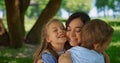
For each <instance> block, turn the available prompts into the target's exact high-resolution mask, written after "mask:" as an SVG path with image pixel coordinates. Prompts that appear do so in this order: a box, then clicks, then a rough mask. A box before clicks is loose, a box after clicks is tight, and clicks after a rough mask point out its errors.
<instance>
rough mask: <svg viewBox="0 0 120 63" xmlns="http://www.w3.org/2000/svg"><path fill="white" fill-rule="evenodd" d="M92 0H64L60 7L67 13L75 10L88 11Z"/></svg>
mask: <svg viewBox="0 0 120 63" xmlns="http://www.w3.org/2000/svg"><path fill="white" fill-rule="evenodd" d="M91 2H92V0H64V1H63V4H62V7H63V8H64V9H65V10H67V11H68V12H69V13H73V12H76V11H84V12H89V10H90V8H91Z"/></svg>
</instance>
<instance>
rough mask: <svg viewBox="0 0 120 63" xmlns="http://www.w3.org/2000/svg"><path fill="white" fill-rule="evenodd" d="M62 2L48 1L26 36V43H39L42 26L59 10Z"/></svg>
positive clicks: (60, 0)
mask: <svg viewBox="0 0 120 63" xmlns="http://www.w3.org/2000/svg"><path fill="white" fill-rule="evenodd" d="M61 2H62V0H50V1H49V2H48V4H47V6H46V7H45V9H44V10H43V11H42V12H41V14H40V16H39V18H38V19H37V22H36V23H35V25H34V26H33V28H32V29H31V31H30V32H29V33H28V35H27V36H26V43H32V44H36V43H39V42H40V32H41V29H42V26H43V25H44V24H45V23H46V22H47V21H49V20H50V19H51V18H52V17H53V16H54V15H55V14H56V13H57V11H58V9H59V8H60V5H61Z"/></svg>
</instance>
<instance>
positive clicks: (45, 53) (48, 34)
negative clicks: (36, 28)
mask: <svg viewBox="0 0 120 63" xmlns="http://www.w3.org/2000/svg"><path fill="white" fill-rule="evenodd" d="M66 40H67V39H66V34H65V28H64V26H63V24H62V23H61V22H60V21H59V20H57V19H52V20H50V21H49V22H48V23H46V25H45V26H44V27H43V29H42V32H41V46H40V48H39V49H38V50H37V51H36V52H35V55H34V63H38V60H39V59H42V61H43V62H45V63H58V61H57V60H58V57H59V55H60V54H62V53H64V51H65V50H64V43H65V42H66Z"/></svg>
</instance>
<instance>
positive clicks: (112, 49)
mask: <svg viewBox="0 0 120 63" xmlns="http://www.w3.org/2000/svg"><path fill="white" fill-rule="evenodd" d="M114 29H115V32H114V34H113V38H112V41H111V44H110V46H109V47H108V49H107V53H108V55H109V57H110V62H111V63H120V39H119V37H120V27H117V28H116V27H114Z"/></svg>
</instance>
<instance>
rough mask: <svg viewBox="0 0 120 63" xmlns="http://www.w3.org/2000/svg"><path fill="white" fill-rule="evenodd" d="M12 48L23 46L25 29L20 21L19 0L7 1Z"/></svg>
mask: <svg viewBox="0 0 120 63" xmlns="http://www.w3.org/2000/svg"><path fill="white" fill-rule="evenodd" d="M5 4H6V13H7V24H8V30H9V36H10V46H11V47H13V48H19V47H22V45H23V40H24V36H23V29H22V27H21V21H20V10H19V0H5Z"/></svg>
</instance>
